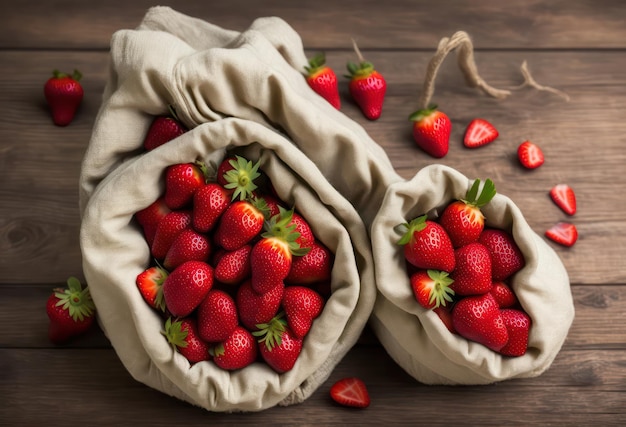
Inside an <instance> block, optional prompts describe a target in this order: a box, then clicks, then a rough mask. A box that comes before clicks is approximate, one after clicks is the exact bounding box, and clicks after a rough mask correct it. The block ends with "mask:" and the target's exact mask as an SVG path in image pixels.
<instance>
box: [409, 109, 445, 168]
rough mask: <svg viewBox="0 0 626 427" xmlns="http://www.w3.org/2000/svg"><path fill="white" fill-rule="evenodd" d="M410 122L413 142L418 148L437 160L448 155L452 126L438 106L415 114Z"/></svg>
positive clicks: (410, 118) (410, 117) (411, 116)
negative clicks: (411, 123)
mask: <svg viewBox="0 0 626 427" xmlns="http://www.w3.org/2000/svg"><path fill="white" fill-rule="evenodd" d="M409 120H411V121H412V122H413V140H414V141H415V144H417V146H418V147H420V148H421V149H422V150H424V151H425V152H426V153H428V154H430V155H431V156H433V157H436V158H441V157H444V156H445V155H446V154H448V149H449V147H450V132H451V130H452V124H451V122H450V118H449V117H448V116H447V115H446V114H445V113H444V112H442V111H439V110H437V106H436V105H431V106H430V107H428V108H426V109H423V110H418V111H416V112H414V113H413V114H411V115H410V116H409Z"/></svg>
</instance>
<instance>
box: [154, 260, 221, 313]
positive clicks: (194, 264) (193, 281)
mask: <svg viewBox="0 0 626 427" xmlns="http://www.w3.org/2000/svg"><path fill="white" fill-rule="evenodd" d="M212 287H213V269H212V268H211V266H210V265H209V264H207V263H205V262H202V261H187V262H186V263H184V264H182V265H180V266H178V267H176V269H175V270H174V271H172V272H171V273H170V274H169V276H167V279H165V282H164V283H163V296H164V297H165V305H166V306H167V309H168V310H169V311H170V313H172V314H173V315H174V316H177V317H185V316H188V315H189V314H191V312H192V311H194V310H195V309H196V308H197V307H198V306H199V305H200V303H201V302H202V300H204V298H205V297H206V295H207V294H208V293H209V291H210V290H211V288H212Z"/></svg>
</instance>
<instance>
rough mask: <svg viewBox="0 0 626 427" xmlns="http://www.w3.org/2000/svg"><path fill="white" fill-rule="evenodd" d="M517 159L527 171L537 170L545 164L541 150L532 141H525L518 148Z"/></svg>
mask: <svg viewBox="0 0 626 427" xmlns="http://www.w3.org/2000/svg"><path fill="white" fill-rule="evenodd" d="M517 158H518V159H519V161H520V163H521V164H522V166H524V167H525V168H526V169H536V168H538V167H539V166H541V165H543V162H544V156H543V152H542V151H541V148H539V146H538V145H537V144H534V143H532V142H530V141H524V142H522V143H521V144H520V145H519V147H517Z"/></svg>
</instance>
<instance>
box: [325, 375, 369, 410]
mask: <svg viewBox="0 0 626 427" xmlns="http://www.w3.org/2000/svg"><path fill="white" fill-rule="evenodd" d="M330 397H331V398H332V399H333V400H334V401H335V402H337V403H338V404H340V405H342V406H350V407H353V408H367V407H368V406H369V405H370V396H369V393H368V391H367V386H366V385H365V383H364V382H363V380H361V379H360V378H356V377H349V378H342V379H340V380H339V381H337V382H336V383H334V384H333V385H332V387H331V388H330Z"/></svg>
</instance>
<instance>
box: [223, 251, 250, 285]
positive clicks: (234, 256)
mask: <svg viewBox="0 0 626 427" xmlns="http://www.w3.org/2000/svg"><path fill="white" fill-rule="evenodd" d="M251 251H252V246H251V245H243V246H242V247H240V248H238V249H235V250H234V251H226V252H225V253H224V254H223V255H222V256H220V258H219V260H218V261H217V263H216V264H215V279H216V280H217V281H219V282H221V283H225V284H227V285H235V284H238V283H241V282H243V281H244V280H245V279H247V278H248V277H249V276H250V270H251V269H250V252H251Z"/></svg>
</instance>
